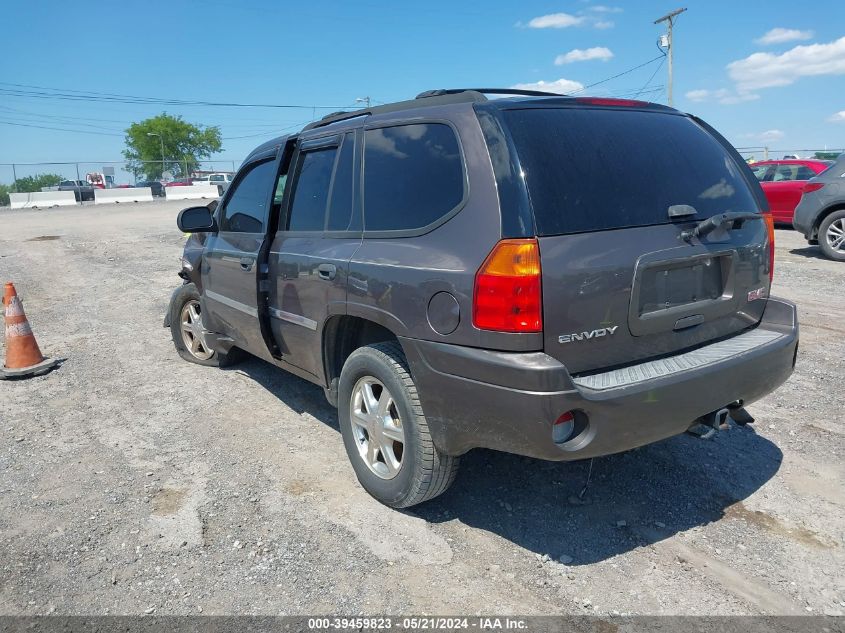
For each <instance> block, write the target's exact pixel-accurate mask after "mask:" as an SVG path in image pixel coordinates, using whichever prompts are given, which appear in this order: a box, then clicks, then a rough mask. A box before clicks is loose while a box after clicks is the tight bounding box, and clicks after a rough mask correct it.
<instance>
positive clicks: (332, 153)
mask: <svg viewBox="0 0 845 633" xmlns="http://www.w3.org/2000/svg"><path fill="white" fill-rule="evenodd" d="M337 153H338V148H337V147H323V148H320V149H315V150H311V151H306V152H303V153H301V154H300V155H299V161H298V163H299V165H298V169H297V172H296V180H295V181H294V183H293V193H292V195H293V201H292V202H291V205H290V213H289V215H288V231H322V230H323V225H324V223H325V220H326V206H327V205H328V202H329V186H330V185H331V179H332V170H333V169H334V163H335V158H336V157H337Z"/></svg>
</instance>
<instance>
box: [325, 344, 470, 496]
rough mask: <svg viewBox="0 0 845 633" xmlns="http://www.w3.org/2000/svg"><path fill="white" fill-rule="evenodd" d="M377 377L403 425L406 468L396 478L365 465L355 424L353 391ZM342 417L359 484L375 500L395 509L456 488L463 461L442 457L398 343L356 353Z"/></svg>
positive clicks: (342, 395)
mask: <svg viewBox="0 0 845 633" xmlns="http://www.w3.org/2000/svg"><path fill="white" fill-rule="evenodd" d="M369 377H372V378H375V379H376V380H377V381H379V382H380V383H381V384H382V385H384V387H385V388H386V389H387V390H388V391H389V393H390V395H391V396H392V397H393V402H394V403H395V405H396V411H397V412H398V415H399V417H400V419H401V421H402V428H403V431H404V438H405V439H404V443H403V445H402V446H403V449H402V458H401V465H400V467H399V469H398V473H397V474H396V475H395V476H394V477H393V478H392V479H383V478H380V477H379V476H378V475H376V474H375V473H374V472H373V471H372V470H371V469H370V467H369V466H368V465H367V463H366V462H365V461H364V458H363V457H362V455H361V453H360V452H359V449H358V443H357V442H358V440H357V439H356V437H355V432H354V430H353V426H352V421H351V418H352V414H351V410H352V406H353V389H354V388H355V385H356V384H358V381H359V380H361V379H362V378H369ZM338 403H339V406H338V418H339V420H340V430H341V434H342V435H343V443H344V445H345V447H346V453H347V455H348V456H349V460H350V461H351V462H352V467H353V468H354V470H355V474H356V475H357V477H358V481H359V482H360V483H361V485H362V486H363V487H364V489H365V490H366V491H367V492H369V493H370V494H371V495H372V496H373V497H375V498H376V499H378V500H379V501H380V502H382V503H383V504H385V505H387V506H390V507H392V508H408V507H410V506H413V505H417V504H419V503H422V502H424V501H428V500H429V499H433V498H434V497H436V496H438V495H440V494H442V493H443V492H445V491H446V489H447V488H449V486H450V485H452V482H453V481H454V480H455V476H456V475H457V472H458V465H459V463H460V458H458V457H451V456H449V455H444V454H442V453H440V452H439V451H438V450H437V448H436V447H435V446H434V442H432V439H431V434H430V432H429V429H428V423H427V422H426V419H425V415H424V414H423V410H422V406H421V405H420V401H419V397H418V395H417V387H416V385H415V384H414V379H413V378H412V377H411V374H410V372H409V371H408V362H407V360H406V359H405V355H404V354H403V353H402V348H401V347H400V346H399V344H398V343H396V342H389V343H377V344H374V345H367V346H366V347H361V348H358V349H357V350H355V351H354V352H353V353H352V354H351V355H350V356H349V358H348V359H347V360H346V363H345V364H344V365H343V370H342V371H341V374H340V381H339V383H338Z"/></svg>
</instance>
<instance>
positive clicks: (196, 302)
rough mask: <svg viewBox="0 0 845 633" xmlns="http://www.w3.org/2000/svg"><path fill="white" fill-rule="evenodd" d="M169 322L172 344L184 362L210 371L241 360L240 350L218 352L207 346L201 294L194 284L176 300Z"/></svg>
mask: <svg viewBox="0 0 845 633" xmlns="http://www.w3.org/2000/svg"><path fill="white" fill-rule="evenodd" d="M169 318H170V335H171V336H172V337H173V344H174V345H175V346H176V351H177V352H179V356H181V357H182V358H184V359H185V360H187V361H189V362H191V363H197V364H198V365H206V366H209V367H225V366H226V365H231V364H232V363H234V362H236V361H237V360H238V352H239V350H238V349H237V348H234V347H233V348H232V349H230V350H229V351H228V352H217V351H215V350H213V349H212V348H211V347H209V345H208V343H207V342H206V338H205V328H204V326H203V323H202V306H201V304H200V294H199V291H198V290H197V287H196V286H195V285H194V284H185V285H184V286H182V287H181V288H180V289H179V290H178V291H177V292H176V294H175V295H174V296H173V299H172V300H171V302H170V315H169Z"/></svg>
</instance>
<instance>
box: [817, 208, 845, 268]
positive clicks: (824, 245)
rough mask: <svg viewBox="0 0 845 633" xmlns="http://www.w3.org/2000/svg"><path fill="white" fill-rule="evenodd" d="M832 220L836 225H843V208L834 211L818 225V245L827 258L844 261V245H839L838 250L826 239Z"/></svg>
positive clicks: (844, 211)
mask: <svg viewBox="0 0 845 633" xmlns="http://www.w3.org/2000/svg"><path fill="white" fill-rule="evenodd" d="M834 222H836V223H837V227H843V226H845V209H840V210H839V211H834V212H833V213H831V214H830V215H829V216H827V217H826V218H825V219H824V221H823V222H822V223H821V226H819V246H820V247H821V249H822V253H824V256H825V257H827V258H828V259H832V260H834V261H837V262H845V246H840V247H839V250H836V249H834V248H833V246H832V245H831V244H830V242H829V241H828V236H827V232H828V230H829V229H830V225H831V224H833V223H834Z"/></svg>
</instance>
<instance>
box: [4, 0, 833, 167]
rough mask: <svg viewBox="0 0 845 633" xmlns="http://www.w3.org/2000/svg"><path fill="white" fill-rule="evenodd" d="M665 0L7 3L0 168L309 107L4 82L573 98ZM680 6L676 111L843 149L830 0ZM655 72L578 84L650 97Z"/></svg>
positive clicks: (256, 93) (174, 90) (647, 54)
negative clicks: (174, 121)
mask: <svg viewBox="0 0 845 633" xmlns="http://www.w3.org/2000/svg"><path fill="white" fill-rule="evenodd" d="M675 1H676V0H672V1H671V2H667V0H660V1H652V0H647V1H637V2H631V1H628V2H626V1H619V2H609V1H607V2H606V1H605V0H596V1H595V2H588V1H583V0H562V1H556V2H551V1H530V0H525V1H523V2H519V3H516V2H508V1H505V0H487V1H486V2H478V3H472V4H471V3H462V4H459V3H456V2H445V1H439V0H437V1H435V0H429V1H427V2H425V3H413V4H412V3H408V4H405V3H397V2H377V1H375V0H361V1H359V2H345V3H344V2H327V1H321V0H313V1H312V2H308V3H301V2H297V3H287V2H271V1H266V0H204V1H203V2H182V1H179V0H172V1H171V2H157V1H155V0H151V1H149V2H145V3H136V4H135V5H134V7H130V6H129V5H128V4H121V3H96V8H93V9H92V8H91V7H92V6H94V5H91V3H79V2H67V1H66V2H58V1H49V0H46V1H41V2H14V3H8V4H7V6H6V7H5V10H4V23H5V28H4V34H3V38H2V40H1V41H0V47H2V50H0V82H5V83H3V84H0V162H4V163H5V162H12V161H15V162H35V161H50V160H54V161H69V160H82V161H102V160H119V159H121V150H122V149H123V138H122V130H123V129H125V128H126V126H127V125H128V124H129V123H131V122H133V121H138V120H141V119H143V118H145V117H148V116H152V115H155V114H157V113H159V112H161V111H167V112H169V113H172V114H181V115H183V116H184V117H185V118H186V119H187V120H189V121H192V122H196V123H201V124H206V125H219V126H220V127H221V129H222V132H223V137H224V139H225V140H224V149H223V152H222V153H221V154H220V156H219V158H222V159H226V160H234V161H239V160H240V159H242V158H243V157H244V156H245V155H246V153H247V152H248V151H249V150H250V149H251V148H252V147H254V146H255V145H257V144H258V143H260V142H261V141H262V140H264V139H266V138H269V137H272V136H273V135H275V134H276V133H277V132H278V131H281V130H283V129H285V128H286V127H289V126H293V125H296V124H299V123H303V122H305V121H307V120H310V119H311V117H312V113H313V112H314V111H312V110H311V109H289V110H288V109H269V108H222V107H209V106H198V105H192V106H172V105H169V106H161V105H156V104H137V103H133V104H124V103H103V102H101V101H97V102H88V101H76V100H74V101H68V100H60V99H56V98H52V97H50V98H33V97H31V96H30V97H21V96H13V95H11V94H9V93H8V92H5V93H4V91H3V90H2V89H6V90H9V89H12V90H14V89H15V88H14V87H12V86H10V85H9V84H27V85H32V86H43V87H46V88H50V89H60V90H82V91H91V92H98V93H115V94H123V95H134V96H141V97H157V98H172V99H182V100H193V101H197V100H202V101H216V102H240V103H274V104H299V105H308V106H310V105H317V106H332V107H333V109H336V108H338V107H351V106H353V104H354V101H355V99H356V98H357V97H365V96H370V97H371V98H372V99H373V100H374V101H375V102H377V103H378V102H388V101H393V100H399V99H404V98H408V97H410V96H413V95H415V94H417V93H418V92H420V91H422V90H426V89H430V88H440V87H458V86H514V85H520V84H525V85H529V84H537V83H539V82H544V83H543V84H542V85H543V86H544V87H546V88H552V89H555V88H556V89H559V90H566V91H572V90H579V89H580V88H581V87H582V86H587V85H589V84H592V83H594V82H598V81H601V80H603V79H606V78H608V77H611V76H613V75H616V74H618V73H622V72H624V71H626V70H628V69H631V68H632V67H634V66H637V65H639V64H642V63H644V62H647V61H649V60H651V59H653V58H655V57H656V56H658V55H659V54H660V52H659V51H658V49H657V47H656V40H657V38H658V37H659V35H660V34H661V33H662V32H663V31H664V28H663V27H662V26H656V25H654V24H653V21H654V19H655V18H658V17H660V16H661V15H663V14H664V13H666V12H668V11H669V10H672V9H674V8H676V4H675ZM142 6H144V8H142ZM685 6H687V7H688V8H689V11H688V12H687V13H685V14H683V15H682V16H680V18H679V20H678V22H677V24H676V28H675V38H676V39H675V69H676V75H675V106H676V107H678V108H680V109H683V110H686V111H689V112H693V113H695V114H698V115H699V116H702V117H703V118H704V119H705V120H707V121H708V122H710V123H711V124H713V125H714V126H715V127H716V128H717V129H719V130H720V131H721V132H722V133H723V134H725V136H727V137H728V139H729V140H731V141H732V142H733V143H734V144H735V145H737V146H761V145H768V146H770V147H772V148H776V149H802V148H822V147H825V146H828V147H836V148H841V147H843V146H845V5H843V4H841V3H832V2H830V3H828V2H826V3H823V6H822V5H816V6H815V7H814V8H813V9H812V10H807V9H806V8H805V6H804V5H802V3H799V2H794V1H792V0H791V1H784V0H768V1H766V2H762V1H761V2H758V1H747V2H736V1H731V2H727V1H723V0H709V1H704V0H689V1H688V2H687V3H686V5H685ZM411 7H413V8H411ZM659 64H660V62H659V61H656V62H652V63H650V64H647V65H646V66H644V67H642V68H639V69H637V70H634V71H632V72H629V73H627V74H624V75H622V76H621V77H618V78H616V79H613V80H611V81H607V82H604V83H601V84H600V85H597V86H595V87H593V88H588V89H586V90H584V91H583V94H598V95H611V96H620V95H621V96H633V95H635V94H637V93H640V98H646V99H649V100H653V101H659V102H665V99H666V92H665V84H666V66H665V64H664V65H663V66H662V67H661V68H659V69H658V65H659ZM655 71H657V72H656V73H655ZM652 76H653V78H652ZM650 79H651V81H650V82H649V80H650ZM555 82H557V83H555ZM47 92H52V91H47ZM329 111H330V110H328V109H318V110H316V112H317V113H318V114H324V113H327V112H329ZM10 124H11V125H10ZM33 126H40V127H33ZM45 127H49V128H62V129H61V130H57V129H42V128H45ZM68 130H74V131H68ZM7 171H8V170H6V168H0V182H8V181H9V179H10V174H9V175H7V173H6V172H7Z"/></svg>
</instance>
